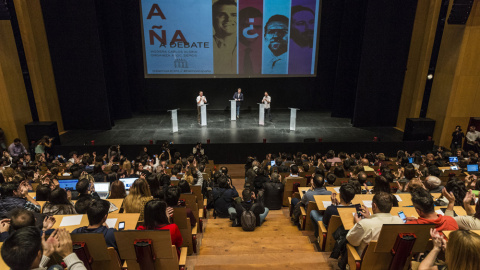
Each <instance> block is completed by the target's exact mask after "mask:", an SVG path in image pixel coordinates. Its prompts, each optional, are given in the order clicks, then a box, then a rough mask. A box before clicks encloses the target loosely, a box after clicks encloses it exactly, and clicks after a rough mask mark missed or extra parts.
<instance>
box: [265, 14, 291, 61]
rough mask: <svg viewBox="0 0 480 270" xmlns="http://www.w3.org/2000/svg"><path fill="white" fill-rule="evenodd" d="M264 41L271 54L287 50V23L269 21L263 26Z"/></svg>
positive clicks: (277, 54)
mask: <svg viewBox="0 0 480 270" xmlns="http://www.w3.org/2000/svg"><path fill="white" fill-rule="evenodd" d="M265 42H267V43H268V48H269V49H270V51H272V53H273V55H275V56H279V55H281V54H283V53H285V52H287V50H288V25H287V24H286V23H284V22H281V21H273V20H272V21H271V22H269V23H268V24H267V25H266V27H265Z"/></svg>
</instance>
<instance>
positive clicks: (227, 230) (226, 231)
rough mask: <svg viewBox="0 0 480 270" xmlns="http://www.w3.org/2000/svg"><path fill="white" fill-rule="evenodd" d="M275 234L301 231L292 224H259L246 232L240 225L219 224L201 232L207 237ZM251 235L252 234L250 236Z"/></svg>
mask: <svg viewBox="0 0 480 270" xmlns="http://www.w3.org/2000/svg"><path fill="white" fill-rule="evenodd" d="M262 233H266V234H269V233H271V234H275V233H281V234H287V235H288V234H293V235H302V233H301V232H300V231H299V230H298V228H297V227H294V226H282V225H277V226H263V225H262V226H260V227H256V228H255V231H253V232H246V231H244V230H243V229H242V228H241V227H223V226H222V227H219V226H212V225H210V226H206V227H205V230H204V232H203V237H204V238H208V237H215V236H225V237H226V236H229V235H235V234H242V235H248V234H252V235H255V236H256V235H257V234H260V235H261V234H262ZM250 237H252V236H250Z"/></svg>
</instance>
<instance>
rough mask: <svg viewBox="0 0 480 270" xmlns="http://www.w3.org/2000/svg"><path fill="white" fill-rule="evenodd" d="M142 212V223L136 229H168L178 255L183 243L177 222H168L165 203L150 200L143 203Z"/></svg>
mask: <svg viewBox="0 0 480 270" xmlns="http://www.w3.org/2000/svg"><path fill="white" fill-rule="evenodd" d="M144 213H145V214H144V215H145V220H144V221H143V225H140V226H138V227H137V230H169V231H170V237H171V239H172V245H175V247H176V248H177V253H178V255H180V248H181V247H182V244H183V238H182V234H181V233H180V230H179V229H178V226H177V224H175V223H170V221H169V213H167V204H166V203H165V202H162V201H158V200H151V201H149V202H147V204H145V210H144Z"/></svg>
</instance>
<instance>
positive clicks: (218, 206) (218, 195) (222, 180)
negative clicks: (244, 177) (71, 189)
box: [212, 176, 238, 220]
mask: <svg viewBox="0 0 480 270" xmlns="http://www.w3.org/2000/svg"><path fill="white" fill-rule="evenodd" d="M212 194H213V202H214V215H215V216H218V217H222V218H226V217H230V218H231V219H232V220H233V219H234V218H235V216H231V215H230V213H229V212H228V209H230V208H231V209H234V208H233V207H232V203H233V199H234V198H236V197H238V192H237V190H236V189H235V187H234V186H233V185H232V183H231V180H230V179H229V178H227V177H226V176H221V177H219V178H218V187H215V188H213V191H212Z"/></svg>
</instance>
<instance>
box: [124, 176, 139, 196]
mask: <svg viewBox="0 0 480 270" xmlns="http://www.w3.org/2000/svg"><path fill="white" fill-rule="evenodd" d="M137 179H138V178H120V181H122V183H123V184H124V185H125V191H126V192H127V194H128V191H129V190H130V187H131V186H132V185H133V182H135V180H137Z"/></svg>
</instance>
